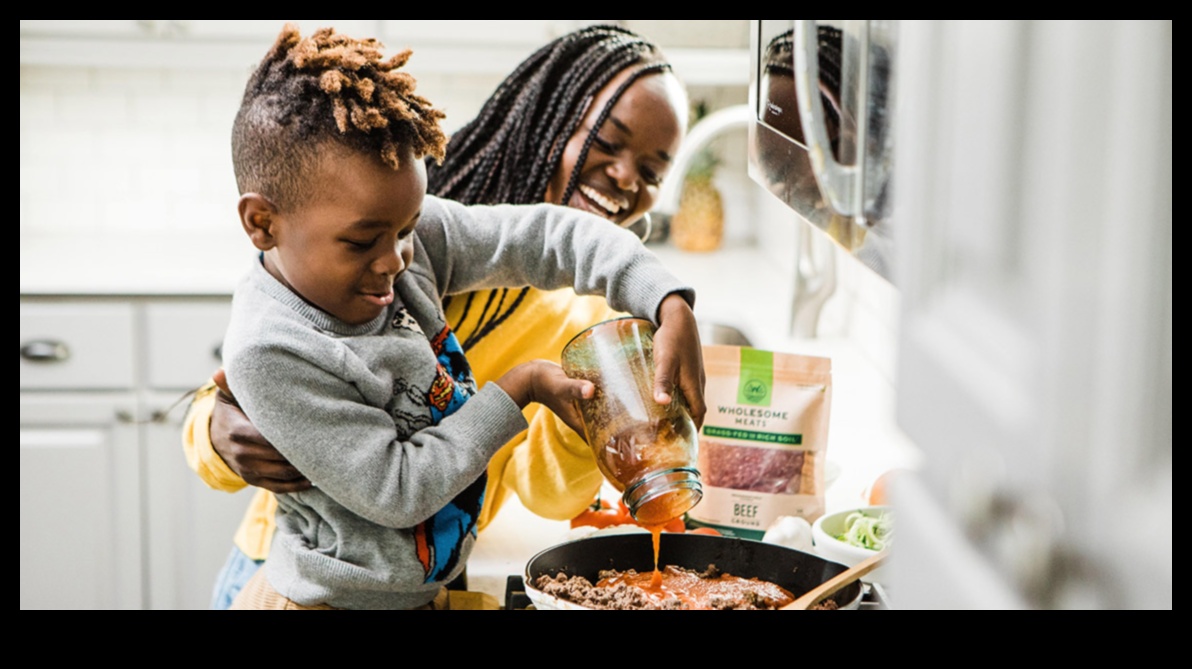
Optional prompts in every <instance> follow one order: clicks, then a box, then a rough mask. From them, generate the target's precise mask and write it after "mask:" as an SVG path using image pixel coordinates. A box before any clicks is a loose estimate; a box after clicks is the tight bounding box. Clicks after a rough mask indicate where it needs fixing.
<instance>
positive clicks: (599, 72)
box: [427, 25, 670, 351]
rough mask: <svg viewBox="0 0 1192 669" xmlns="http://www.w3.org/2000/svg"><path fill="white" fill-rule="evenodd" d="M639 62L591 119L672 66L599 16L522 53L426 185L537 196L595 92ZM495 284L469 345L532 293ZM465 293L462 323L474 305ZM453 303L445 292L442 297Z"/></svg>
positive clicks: (523, 198) (439, 190)
mask: <svg viewBox="0 0 1192 669" xmlns="http://www.w3.org/2000/svg"><path fill="white" fill-rule="evenodd" d="M636 64H642V68H641V69H640V70H639V71H637V72H635V73H634V75H633V76H632V77H631V79H630V80H629V81H628V82H626V83H625V84H624V85H622V86H621V87H620V88H618V90H617V91H616V92H615V94H614V95H613V97H612V99H611V100H610V101H609V102H608V103H607V104H606V105H605V107H604V109H603V110H601V113H600V116H599V119H598V120H597V122H596V124H595V126H594V129H598V128H599V127H600V126H601V124H603V123H604V121H605V120H606V119H607V118H608V115H609V114H610V113H611V110H612V107H613V105H615V104H616V103H617V101H618V100H619V99H620V97H621V94H622V93H623V92H624V90H625V89H626V88H627V87H628V86H629V84H630V83H632V82H633V81H635V80H636V79H637V78H638V77H640V76H643V75H645V74H649V73H654V72H661V71H665V70H668V69H669V68H670V66H669V65H668V64H667V63H665V61H664V60H663V57H662V54H661V53H660V52H659V50H658V48H657V47H656V46H655V45H653V44H652V43H650V42H649V41H647V40H645V39H643V38H642V37H641V36H639V35H636V34H635V33H633V32H630V31H628V30H626V29H624V28H621V27H619V26H611V25H598V26H591V27H588V28H582V29H580V30H576V31H574V32H571V33H568V34H566V35H563V36H562V37H559V38H557V39H555V40H554V41H552V42H550V43H548V44H547V45H545V46H543V47H542V48H540V49H538V50H537V51H535V52H534V53H533V54H531V55H530V56H529V57H528V58H526V59H525V60H524V61H522V63H521V64H520V65H518V67H517V69H515V70H514V71H513V72H512V73H511V74H510V75H509V76H508V77H506V78H505V80H504V81H502V82H501V84H500V85H499V86H498V87H497V89H496V91H494V92H493V94H492V96H490V97H489V99H488V101H487V102H485V104H484V107H483V108H482V109H481V110H480V113H479V114H477V116H476V118H475V119H473V120H472V121H471V122H470V123H468V124H466V125H465V126H463V127H462V128H460V129H459V130H458V131H457V132H455V133H454V134H453V135H452V137H451V140H450V142H448V144H447V149H446V154H447V157H446V158H445V159H444V160H443V162H442V163H441V164H439V165H428V166H427V179H428V190H429V192H431V193H433V194H435V195H438V196H440V197H447V198H451V199H454V200H458V201H460V202H463V203H465V204H501V203H509V204H533V203H538V202H543V201H544V199H545V197H546V190H547V188H548V186H549V185H550V181H551V178H552V177H553V176H554V174H555V172H556V171H557V170H558V169H559V165H560V164H561V163H562V159H563V151H564V149H565V148H566V144H567V141H568V140H569V139H570V138H571V137H572V135H573V134H574V133H575V132H576V130H577V129H578V128H579V125H580V123H581V122H582V121H583V117H584V115H585V113H586V112H587V110H588V107H589V106H590V105H591V104H592V100H593V99H595V97H596V94H597V93H598V92H599V91H600V90H601V89H603V88H604V86H605V85H607V84H608V82H609V81H611V80H612V79H613V78H614V77H616V76H617V75H618V74H619V73H621V72H622V71H624V70H625V69H626V68H628V67H631V66H634V65H636ZM593 134H594V133H590V134H589V135H588V137H587V138H586V139H585V144H584V148H583V151H582V153H581V154H580V159H579V160H578V161H576V167H575V169H574V170H573V171H572V173H571V174H570V175H569V177H568V181H569V184H570V185H569V186H568V192H567V193H566V194H565V195H564V197H563V198H562V199H561V200H560V202H559V203H562V202H566V201H567V199H568V198H569V197H571V193H572V192H573V191H574V188H575V184H576V183H577V179H578V175H579V173H580V171H581V170H582V169H583V165H584V162H585V161H586V160H587V156H588V149H589V147H590V145H591V142H592V139H593ZM509 293H510V291H509V290H508V289H502V290H498V291H494V294H493V295H490V296H489V299H488V300H487V301H485V304H484V309H483V312H482V313H481V314H480V315H479V317H478V320H477V325H476V327H475V328H474V329H473V330H472V332H471V333H470V334H468V335H466V336H465V337H464V341H463V342H462V346H463V348H464V350H465V351H468V350H470V349H471V348H472V347H473V346H474V345H475V344H476V343H478V342H479V341H480V340H481V339H483V338H484V337H485V336H486V335H487V334H489V333H490V332H492V331H493V330H494V329H495V328H496V327H498V326H499V325H500V324H501V323H503V322H504V321H505V320H506V319H507V318H509V316H510V315H511V314H512V313H513V312H514V311H515V310H516V309H517V308H518V306H520V305H521V304H522V302H523V300H524V299H525V297H526V296H527V294H528V293H529V288H522V289H520V290H518V291H517V292H516V294H515V295H513V296H512V299H510V295H509ZM467 300H468V301H467V302H466V303H465V309H464V312H463V315H462V316H461V317H460V318H461V320H460V322H459V323H455V324H453V327H454V328H455V329H456V330H457V331H460V332H462V328H461V326H462V325H463V321H464V320H466V319H468V317H469V312H470V311H471V309H472V307H473V299H472V296H471V295H469V296H468V298H467ZM445 304H450V298H447V299H446V300H445Z"/></svg>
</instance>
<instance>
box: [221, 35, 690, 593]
mask: <svg viewBox="0 0 1192 669" xmlns="http://www.w3.org/2000/svg"><path fill="white" fill-rule="evenodd" d="M409 55H410V52H409V51H405V52H402V53H399V54H397V55H396V56H394V57H392V58H389V59H384V58H383V57H382V45H381V44H380V43H379V42H377V41H376V40H372V39H353V38H350V37H347V36H345V35H341V34H338V33H336V32H334V30H332V29H322V30H319V31H317V32H315V33H314V34H313V35H311V36H309V37H302V36H301V35H300V34H299V33H298V31H297V29H296V28H294V27H292V26H287V27H286V28H285V29H284V30H283V31H282V34H281V35H280V36H279V37H278V40H277V42H276V43H275V45H274V46H273V48H272V49H271V50H270V52H269V53H268V54H267V55H266V57H265V58H264V60H262V62H261V63H260V65H259V67H258V68H257V70H256V71H255V73H254V74H253V75H252V77H251V78H250V80H249V82H248V85H247V87H246V90H245V94H244V98H243V100H242V102H241V107H240V110H239V112H238V114H237V116H236V121H235V124H234V127H233V136H232V154H233V164H234V167H235V171H236V180H237V185H238V187H239V189H240V193H241V196H240V200H239V214H240V220H241V224H242V225H243V227H244V230H245V232H246V233H247V234H248V236H249V238H250V239H251V240H252V243H253V244H254V246H256V248H257V249H259V250H260V252H261V253H260V256H259V262H255V263H254V264H253V266H252V268H251V269H250V272H249V273H248V275H247V276H246V277H245V278H244V279H243V280H242V282H241V283H240V285H239V286H238V287H237V289H236V293H235V296H234V298H233V312H232V320H231V323H230V325H229V327H228V331H227V335H226V337H225V340H224V347H223V351H224V365H225V373H226V379H227V384H228V387H229V389H230V391H231V393H232V394H233V395H234V397H235V398H236V400H237V401H238V402H239V403H240V405H241V407H242V408H243V409H244V411H245V413H246V414H247V415H248V417H249V419H250V420H251V421H252V422H253V424H254V425H255V426H257V428H258V429H259V430H260V432H261V433H262V434H263V435H264V436H265V437H266V438H268V439H269V441H270V442H272V443H273V445H274V446H275V447H276V448H277V450H278V451H279V452H281V453H282V455H284V456H285V457H286V458H287V459H288V460H289V461H290V462H291V463H293V465H294V466H295V467H297V468H298V469H299V470H300V471H301V472H302V473H303V474H304V475H305V476H306V477H307V478H308V479H309V480H310V481H311V482H312V484H313V486H314V487H313V488H311V489H310V490H306V491H302V492H296V493H290V494H283V495H279V496H278V512H277V513H278V515H277V533H276V535H275V537H274V539H273V542H274V543H273V546H272V549H271V551H270V554H269V560H268V561H267V562H266V564H265V567H264V568H263V569H262V570H261V571H260V572H258V573H257V575H256V576H254V578H253V580H252V581H250V583H249V584H248V586H247V587H246V588H245V589H244V591H242V592H241V593H240V595H239V597H237V599H236V601H235V603H234V604H233V608H350V609H356V608H361V609H392V608H399V609H408V608H441V607H442V606H443V602H444V600H445V596H444V595H445V590H444V589H443V584H445V583H447V582H448V581H450V580H451V579H453V578H454V577H455V576H456V575H458V574H459V573H460V572H461V571H462V570H463V567H464V565H465V563H466V561H467V558H468V555H469V553H470V551H471V549H472V545H473V542H474V541H475V538H476V520H477V515H478V513H479V511H480V508H481V503H482V502H483V495H484V490H485V475H486V474H485V470H486V465H487V463H488V460H489V458H490V457H491V456H492V455H493V454H494V453H495V452H496V451H497V450H498V449H499V448H500V447H501V446H502V445H503V444H504V443H505V442H507V441H508V440H509V439H511V438H512V437H514V436H515V435H516V434H518V433H519V432H521V431H522V430H524V429H525V428H526V422H525V418H524V417H523V414H522V412H521V409H522V408H523V407H524V406H526V405H527V404H528V403H530V402H540V403H542V404H544V405H545V406H547V407H548V408H550V409H551V410H552V411H554V412H555V413H557V414H558V415H559V416H560V417H561V418H562V419H563V420H564V421H565V422H567V424H568V425H570V426H571V427H572V428H573V429H577V430H578V429H579V421H578V417H577V416H576V414H575V409H574V405H573V401H574V400H575V399H577V398H579V397H581V396H585V397H586V396H590V395H591V394H592V392H594V389H593V387H592V385H591V384H590V383H588V382H584V381H578V380H573V379H569V378H567V377H566V376H565V375H564V374H563V373H562V370H561V369H560V368H559V366H558V365H557V364H554V363H552V362H547V361H535V362H531V363H525V364H522V365H518V366H516V367H514V368H513V369H511V370H509V371H508V372H507V373H506V374H505V375H504V376H502V377H500V378H499V379H497V380H496V381H494V382H492V383H489V384H488V385H486V386H485V387H484V388H481V389H477V388H476V384H475V382H474V381H473V379H472V375H471V371H470V369H469V367H468V363H467V360H466V359H465V358H464V355H463V352H462V350H461V349H460V346H459V343H458V341H456V338H455V335H454V334H453V332H452V330H451V328H450V327H449V325H448V323H447V322H446V320H445V318H444V316H443V309H442V302H441V300H442V298H443V297H444V296H446V295H448V294H452V293H456V292H463V291H472V290H476V289H480V288H491V287H499V286H510V287H513V286H523V285H533V286H536V287H539V288H546V289H555V288H562V287H565V286H571V287H573V288H574V289H575V290H576V292H579V293H583V294H602V295H604V296H605V297H606V298H607V299H608V301H609V304H610V305H611V306H612V307H613V308H615V309H618V310H621V311H626V312H629V313H632V314H634V315H637V316H641V317H644V318H649V319H651V320H653V321H654V322H655V323H657V324H658V325H659V330H658V334H657V336H656V338H655V357H656V362H657V364H658V369H659V373H658V378H657V379H656V386H657V388H658V390H657V391H656V395H657V397H658V400H659V401H662V402H667V401H670V396H669V394H668V393H669V392H670V391H672V390H674V389H676V388H677V389H678V390H679V391H680V392H683V393H684V395H685V397H686V398H687V399H688V401H689V404H690V405H691V408H692V412H693V414H695V415H696V417H697V421H698V420H701V419H702V415H703V412H704V403H703V369H702V358H701V355H700V346H699V338H698V333H697V331H696V328H695V320H694V317H693V314H692V312H691V303H692V301H693V300H694V293H693V292H692V291H691V290H690V289H689V288H687V287H686V286H685V285H683V284H682V283H680V282H679V281H678V280H677V279H675V278H674V277H673V276H672V275H671V274H670V273H669V272H667V271H666V270H665V268H664V267H663V266H662V265H661V264H660V262H659V261H658V259H657V258H656V257H655V256H654V255H653V254H652V253H650V252H649V251H648V250H646V249H645V248H644V247H643V246H642V245H641V244H640V242H639V241H638V240H637V238H636V237H635V236H634V235H633V234H632V233H630V232H629V231H627V230H624V229H621V228H619V227H617V226H616V225H614V224H612V223H610V222H609V221H607V220H605V219H602V218H599V217H597V216H593V215H589V214H586V213H583V212H580V211H578V210H575V209H570V208H566V207H561V206H555V205H526V206H513V205H500V206H470V207H466V206H463V205H460V204H458V203H455V202H452V201H449V200H443V199H439V198H436V197H434V196H430V195H427V194H426V168H425V164H424V163H423V158H424V157H425V156H430V157H433V158H435V159H439V160H441V159H442V156H443V147H444V145H445V137H444V135H443V132H442V130H441V129H440V127H439V121H440V120H441V118H442V116H443V115H442V113H441V112H440V111H438V110H436V109H434V108H433V107H432V106H431V105H430V104H429V103H428V102H427V101H426V100H425V99H424V98H422V97H420V96H419V95H417V94H416V93H415V92H414V87H415V81H414V79H413V77H411V76H410V75H409V74H407V73H405V72H402V71H399V68H401V66H402V65H404V63H405V62H406V60H407V59H408V57H409ZM492 306H493V308H496V307H497V306H499V305H492Z"/></svg>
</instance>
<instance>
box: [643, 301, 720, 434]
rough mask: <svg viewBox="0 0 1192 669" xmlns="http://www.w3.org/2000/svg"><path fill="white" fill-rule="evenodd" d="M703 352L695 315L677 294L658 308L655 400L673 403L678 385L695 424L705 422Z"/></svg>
mask: <svg viewBox="0 0 1192 669" xmlns="http://www.w3.org/2000/svg"><path fill="white" fill-rule="evenodd" d="M705 382H706V377H705V375H704V353H703V348H702V347H701V346H700V341H699V329H698V328H697V327H696V321H695V314H694V313H693V312H692V311H691V305H689V304H687V300H684V299H683V298H682V297H680V296H679V295H678V294H676V293H672V294H670V295H668V296H667V297H666V299H664V300H663V301H662V305H661V306H659V307H658V330H657V332H655V333H654V400H655V401H656V402H658V403H659V404H670V402H671V392H673V390H674V389H675V388H678V389H679V391H680V392H681V393H683V399H685V400H687V408H688V409H689V410H690V411H691V419H692V420H693V421H694V422H695V427H696V428H700V427H702V426H703V424H704V414H705V413H706V412H707V409H708V407H707V404H705V403H704V385H705Z"/></svg>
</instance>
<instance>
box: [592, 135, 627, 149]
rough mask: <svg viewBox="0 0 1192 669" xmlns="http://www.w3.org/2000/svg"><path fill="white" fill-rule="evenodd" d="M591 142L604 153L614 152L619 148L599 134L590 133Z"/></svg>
mask: <svg viewBox="0 0 1192 669" xmlns="http://www.w3.org/2000/svg"><path fill="white" fill-rule="evenodd" d="M592 143H593V144H595V145H596V148H598V149H600V150H601V151H603V152H605V153H616V152H617V151H620V150H621V147H619V146H617V145H616V144H613V143H612V142H610V141H608V140H607V139H604V138H603V137H601V136H600V135H592Z"/></svg>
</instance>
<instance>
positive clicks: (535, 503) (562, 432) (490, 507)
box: [478, 405, 604, 530]
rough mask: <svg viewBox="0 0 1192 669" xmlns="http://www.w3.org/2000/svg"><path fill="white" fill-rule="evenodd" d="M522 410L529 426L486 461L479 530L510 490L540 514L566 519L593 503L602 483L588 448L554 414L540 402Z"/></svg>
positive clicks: (525, 504)
mask: <svg viewBox="0 0 1192 669" xmlns="http://www.w3.org/2000/svg"><path fill="white" fill-rule="evenodd" d="M525 414H526V420H527V421H528V422H529V423H530V427H529V429H527V430H526V431H525V432H522V433H521V434H520V435H518V436H517V437H516V438H515V439H513V440H512V441H510V442H509V443H507V444H505V445H504V446H503V447H501V450H499V451H497V454H496V455H494V456H493V459H492V460H491V461H490V462H489V465H488V477H489V478H488V488H487V492H486V493H485V497H484V507H483V508H482V509H481V511H480V520H479V524H478V526H479V528H480V529H481V530H483V529H484V528H485V527H486V526H487V525H488V524H489V523H490V522H491V521H492V519H493V517H495V516H496V514H497V511H499V510H500V508H501V506H502V505H503V504H504V503H505V501H506V500H508V498H509V495H510V494H517V496H518V497H519V498H520V499H521V503H522V504H523V505H524V506H525V507H526V508H527V509H529V510H530V511H532V512H533V513H535V514H537V515H539V516H542V517H543V518H549V519H551V520H569V519H571V518H574V517H575V516H576V515H578V514H579V512H581V511H583V510H584V509H585V508H587V507H588V506H589V505H590V504H591V503H592V500H593V499H594V498H595V497H596V493H597V492H598V491H599V490H600V486H601V484H602V483H603V481H604V477H603V476H602V475H601V474H600V470H599V469H597V468H596V458H595V457H594V456H593V455H592V451H591V449H589V448H588V445H587V444H586V443H585V442H584V440H583V438H582V437H580V436H579V435H578V434H576V433H575V431H574V430H572V429H571V428H570V427H568V426H567V424H566V423H564V422H563V421H562V420H560V419H559V418H558V416H556V415H555V414H554V413H552V412H551V411H550V410H549V409H547V408H545V407H543V406H541V405H531V406H529V407H526V410H525Z"/></svg>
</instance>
